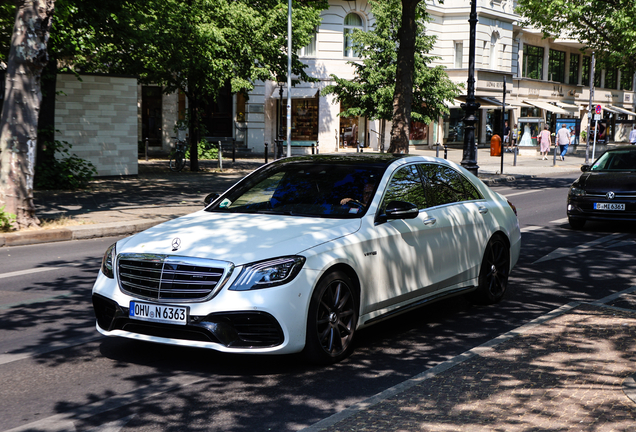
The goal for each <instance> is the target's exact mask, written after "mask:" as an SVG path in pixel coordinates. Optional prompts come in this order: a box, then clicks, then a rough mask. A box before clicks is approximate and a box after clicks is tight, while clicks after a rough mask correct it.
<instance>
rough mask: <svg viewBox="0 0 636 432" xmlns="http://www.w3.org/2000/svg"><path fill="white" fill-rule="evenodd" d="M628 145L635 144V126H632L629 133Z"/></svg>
mask: <svg viewBox="0 0 636 432" xmlns="http://www.w3.org/2000/svg"><path fill="white" fill-rule="evenodd" d="M629 143H630V144H636V125H634V126H632V131H631V132H630V133H629Z"/></svg>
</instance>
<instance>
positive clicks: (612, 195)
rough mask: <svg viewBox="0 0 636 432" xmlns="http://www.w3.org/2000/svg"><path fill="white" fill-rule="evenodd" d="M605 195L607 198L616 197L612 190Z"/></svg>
mask: <svg viewBox="0 0 636 432" xmlns="http://www.w3.org/2000/svg"><path fill="white" fill-rule="evenodd" d="M605 196H606V197H607V199H614V197H615V196H616V194H615V193H614V192H611V191H610V192H608V193H606V194H605Z"/></svg>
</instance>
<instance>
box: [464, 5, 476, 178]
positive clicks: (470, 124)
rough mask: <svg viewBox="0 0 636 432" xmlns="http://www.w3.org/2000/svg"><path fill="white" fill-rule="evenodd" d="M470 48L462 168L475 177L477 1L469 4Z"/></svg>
mask: <svg viewBox="0 0 636 432" xmlns="http://www.w3.org/2000/svg"><path fill="white" fill-rule="evenodd" d="M468 22H469V23H470V48H469V50H468V94H467V97H466V103H464V104H462V105H461V106H462V108H463V109H464V112H465V117H464V125H465V126H464V156H463V159H462V166H463V167H464V168H466V169H467V170H468V171H470V172H471V173H473V174H474V175H477V172H478V170H479V166H478V165H477V160H476V153H477V152H476V151H475V123H476V121H477V119H476V118H475V112H476V111H477V110H478V109H479V106H480V104H479V103H477V102H475V45H476V39H477V0H471V2H470V19H469V20H468Z"/></svg>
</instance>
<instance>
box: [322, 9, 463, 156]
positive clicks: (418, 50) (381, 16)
mask: <svg viewBox="0 0 636 432" xmlns="http://www.w3.org/2000/svg"><path fill="white" fill-rule="evenodd" d="M370 3H371V5H372V12H373V16H374V17H375V20H376V21H375V26H374V27H373V28H372V29H371V30H369V31H367V32H364V31H360V30H357V31H355V32H354V33H353V36H352V40H353V43H354V45H355V46H356V47H357V52H358V55H359V56H360V58H361V60H360V61H353V62H349V64H351V65H353V67H354V68H355V72H356V73H355V78H354V79H353V80H348V79H344V78H339V77H338V76H336V75H331V78H332V79H333V80H334V81H335V84H333V85H330V86H327V87H326V88H325V89H324V90H323V94H334V95H335V96H336V100H337V101H339V102H340V103H341V104H343V106H345V107H346V109H345V110H344V111H343V112H342V113H341V115H343V116H347V117H350V116H364V117H368V118H369V119H373V120H376V119H380V120H393V116H394V101H395V92H396V80H397V71H398V47H399V46H400V42H401V40H400V36H401V32H400V29H401V20H402V4H401V1H400V0H384V1H379V0H370ZM416 13H417V14H416V22H417V37H416V38H415V45H414V46H415V49H414V52H413V59H414V68H413V86H412V103H411V106H410V109H411V113H410V117H411V119H412V120H414V121H418V122H422V123H427V124H428V123H432V122H434V121H436V120H437V119H438V118H439V116H440V115H442V114H443V113H448V108H447V107H446V105H445V104H444V101H452V100H453V98H454V97H456V96H457V95H458V94H459V88H458V87H457V85H456V84H454V83H453V82H452V81H451V80H450V79H449V78H448V75H447V74H446V72H445V71H444V68H443V67H442V66H435V67H431V63H432V62H433V61H434V60H435V59H436V57H433V56H430V55H428V53H429V52H430V51H431V49H432V48H433V45H434V43H435V37H434V36H427V35H426V34H425V27H426V23H427V22H429V17H428V14H427V12H426V7H425V5H424V4H423V3H420V4H419V5H418V6H417V10H416ZM407 134H408V132H407ZM407 136H408V135H407ZM392 144H393V143H392ZM394 150H397V151H400V150H408V141H407V144H406V149H405V148H404V147H402V148H392V149H389V151H394Z"/></svg>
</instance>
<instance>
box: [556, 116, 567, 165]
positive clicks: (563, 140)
mask: <svg viewBox="0 0 636 432" xmlns="http://www.w3.org/2000/svg"><path fill="white" fill-rule="evenodd" d="M556 144H557V145H558V146H559V149H560V150H561V160H565V155H566V153H567V152H568V146H569V145H570V131H568V128H567V126H566V125H565V123H564V124H563V125H562V126H561V129H559V132H557V136H556Z"/></svg>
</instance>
